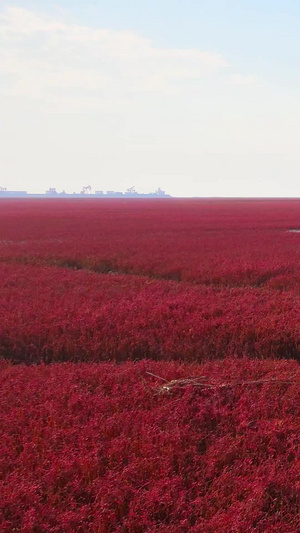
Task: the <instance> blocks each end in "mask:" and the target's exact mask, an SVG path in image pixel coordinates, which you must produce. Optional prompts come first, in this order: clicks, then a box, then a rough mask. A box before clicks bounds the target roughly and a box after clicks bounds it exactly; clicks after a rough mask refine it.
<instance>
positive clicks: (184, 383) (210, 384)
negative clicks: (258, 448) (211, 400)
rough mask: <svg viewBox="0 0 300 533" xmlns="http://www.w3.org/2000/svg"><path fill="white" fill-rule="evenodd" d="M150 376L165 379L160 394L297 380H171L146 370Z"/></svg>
mask: <svg viewBox="0 0 300 533" xmlns="http://www.w3.org/2000/svg"><path fill="white" fill-rule="evenodd" d="M146 374H148V375H149V376H152V377H155V378H157V379H160V380H161V381H164V384H163V385H161V386H159V387H156V388H155V389H154V390H155V391H156V392H157V393H158V394H163V393H168V392H171V391H172V390H174V389H178V388H185V387H188V386H192V387H200V388H202V389H222V388H231V387H237V386H239V385H243V386H247V385H260V384H264V383H280V384H287V385H291V384H292V383H294V382H295V379H293V377H292V378H291V379H288V380H282V379H276V378H273V379H257V380H250V381H244V380H242V381H240V380H231V381H216V380H214V381H213V380H208V378H207V376H195V377H190V378H182V379H173V380H171V381H168V380H167V379H165V378H163V377H161V376H157V375H156V374H153V373H152V372H146Z"/></svg>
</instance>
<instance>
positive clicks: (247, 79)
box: [229, 74, 259, 85]
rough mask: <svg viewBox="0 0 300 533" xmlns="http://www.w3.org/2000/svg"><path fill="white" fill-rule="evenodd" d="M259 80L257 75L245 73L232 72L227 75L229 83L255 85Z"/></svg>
mask: <svg viewBox="0 0 300 533" xmlns="http://www.w3.org/2000/svg"><path fill="white" fill-rule="evenodd" d="M258 82H259V80H258V78H257V76H252V75H245V74H232V75H231V76H230V77H229V83H230V85H256V84H257V83H258Z"/></svg>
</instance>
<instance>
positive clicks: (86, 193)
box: [0, 185, 171, 198]
mask: <svg viewBox="0 0 300 533" xmlns="http://www.w3.org/2000/svg"><path fill="white" fill-rule="evenodd" d="M91 190H92V188H91V186H90V185H87V186H85V187H82V190H81V192H80V193H76V192H73V193H71V194H69V193H67V192H66V191H62V192H57V190H56V188H55V187H50V188H49V189H48V190H47V191H46V192H45V193H44V194H31V193H28V192H27V191H8V190H7V189H6V187H0V198H23V197H27V198H32V197H34V198H44V197H47V198H49V197H50V198H58V197H64V198H171V195H170V194H167V193H166V192H165V191H163V190H162V189H160V187H159V188H158V189H157V190H156V191H155V192H150V193H139V192H137V191H136V190H135V188H134V187H130V188H129V189H127V190H126V191H125V192H121V191H106V192H104V191H95V193H92V192H91Z"/></svg>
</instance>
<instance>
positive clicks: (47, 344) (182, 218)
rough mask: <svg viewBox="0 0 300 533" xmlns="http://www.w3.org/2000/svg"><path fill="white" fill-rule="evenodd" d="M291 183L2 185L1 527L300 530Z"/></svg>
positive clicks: (106, 532) (109, 531)
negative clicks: (186, 187)
mask: <svg viewBox="0 0 300 533" xmlns="http://www.w3.org/2000/svg"><path fill="white" fill-rule="evenodd" d="M297 229H299V230H300V200H267V199H265V200H229V199H228V200H221V199H220V200H209V199H207V200H192V199H191V200H176V199H168V200H141V199H139V200H132V199H130V200H94V199H86V200H74V199H72V200H64V199H58V200H52V199H51V200H46V199H45V200H44V199H43V200H31V199H26V200H1V201H0V274H1V280H2V283H1V293H0V313H1V320H0V357H1V361H2V362H1V365H0V366H1V368H0V380H1V388H0V414H1V417H0V427H1V454H0V530H1V532H2V531H3V532H5V533H10V532H11V531H20V532H23V531H24V532H28V533H31V532H32V533H43V532H45V533H46V532H56V533H60V532H61V533H64V532H66V533H72V532H79V533H80V532H84V533H85V532H95V533H96V532H97V533H113V532H116V533H131V532H132V533H142V532H149V533H154V532H163V533H175V532H184V533H189V532H192V533H206V532H207V533H214V532H216V533H230V532H232V533H240V532H243V533H247V532H249V533H250V532H258V533H263V532H270V533H271V532H272V533H273V532H274V533H276V532H279V531H280V532H281V533H283V532H285V533H294V532H295V533H296V532H298V531H300V518H299V516H300V515H299V510H300V473H299V472H300V469H299V461H300V440H299V439H300V437H299V430H300V412H299V409H300V407H299V405H300V401H299V400H300V367H299V359H300V233H298V232H297Z"/></svg>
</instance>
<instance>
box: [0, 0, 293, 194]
mask: <svg viewBox="0 0 300 533" xmlns="http://www.w3.org/2000/svg"><path fill="white" fill-rule="evenodd" d="M299 22H300V5H299V4H297V3H296V1H291V0H287V1H286V2H282V1H278V0H277V1H276V0H275V1H273V2H271V1H269V0H262V1H258V0H253V1H245V2H240V3H239V5H237V2H235V1H234V0H231V1H230V0H229V1H227V2H225V1H222V0H210V1H209V0H204V1H202V2H196V3H195V2H194V1H193V0H187V1H185V2H183V1H181V0H175V1H174V0H160V1H158V0H153V2H151V3H150V2H149V3H147V4H143V5H142V3H138V4H137V3H136V2H133V1H130V0H128V2H126V3H125V2H122V1H121V0H110V2H99V1H97V0H87V1H86V2H83V0H79V1H78V2H77V3H76V4H75V5H74V2H71V0H61V1H58V2H57V3H56V4H55V5H53V3H51V2H50V1H49V0H48V1H46V0H39V1H37V0H31V1H25V0H23V1H22V0H19V1H18V0H16V1H15V2H11V1H4V2H2V3H1V7H0V46H1V54H0V124H1V126H0V131H1V149H0V158H1V159H0V160H1V177H0V186H1V187H6V188H7V189H9V190H27V191H28V192H29V193H43V192H45V191H46V189H49V188H50V187H55V188H56V189H57V190H58V191H62V190H66V192H68V193H72V192H73V191H76V192H80V190H81V189H82V187H83V186H87V185H90V186H91V187H92V189H93V191H95V190H104V191H106V190H116V191H125V190H126V189H127V188H129V187H132V186H135V188H136V190H137V191H138V192H140V193H148V192H154V191H155V190H156V189H157V188H158V187H160V188H162V189H163V190H165V191H166V192H167V193H168V194H170V195H172V196H174V197H247V196H249V197H253V198H254V197H270V198H271V197H274V198H276V197H299V196H300V183H299V175H300V120H299V119H300V102H299V96H298V95H299V74H300V68H299V60H298V53H297V50H298V47H299V44H300V35H299V31H298V29H299Z"/></svg>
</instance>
